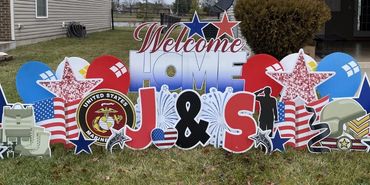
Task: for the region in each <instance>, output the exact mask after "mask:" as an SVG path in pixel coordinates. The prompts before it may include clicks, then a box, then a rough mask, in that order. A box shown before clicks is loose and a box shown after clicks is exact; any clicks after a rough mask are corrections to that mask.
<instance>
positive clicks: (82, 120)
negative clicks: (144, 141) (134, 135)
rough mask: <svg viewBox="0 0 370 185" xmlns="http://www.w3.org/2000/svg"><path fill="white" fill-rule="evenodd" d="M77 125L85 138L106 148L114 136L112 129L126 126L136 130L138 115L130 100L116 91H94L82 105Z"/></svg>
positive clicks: (79, 109)
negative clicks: (110, 138)
mask: <svg viewBox="0 0 370 185" xmlns="http://www.w3.org/2000/svg"><path fill="white" fill-rule="evenodd" d="M76 117H77V125H78V127H79V128H80V130H81V132H82V133H83V134H84V136H85V137H87V138H89V139H94V140H96V142H95V144H97V145H100V146H105V144H106V143H107V142H108V139H109V137H110V136H111V135H112V132H111V129H115V130H120V129H121V128H123V127H125V126H126V125H127V126H129V127H131V128H134V127H135V123H136V120H135V118H136V115H135V111H134V106H133V104H132V102H131V101H130V99H129V98H128V97H127V96H126V95H124V94H122V93H120V92H118V91H115V90H111V89H102V90H97V91H93V92H92V93H90V94H89V95H87V96H86V97H85V98H84V99H83V100H82V101H81V103H80V105H79V107H78V110H77V116H76Z"/></svg>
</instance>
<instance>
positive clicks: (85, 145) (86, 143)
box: [69, 133, 95, 155]
mask: <svg viewBox="0 0 370 185" xmlns="http://www.w3.org/2000/svg"><path fill="white" fill-rule="evenodd" d="M69 141H70V142H72V144H73V145H75V146H76V147H75V154H76V155H78V154H80V153H81V152H85V153H87V154H91V153H92V151H91V148H90V146H91V145H92V144H94V143H95V140H92V139H88V140H87V139H85V137H84V136H83V134H81V133H79V134H78V139H77V140H76V139H75V140H69Z"/></svg>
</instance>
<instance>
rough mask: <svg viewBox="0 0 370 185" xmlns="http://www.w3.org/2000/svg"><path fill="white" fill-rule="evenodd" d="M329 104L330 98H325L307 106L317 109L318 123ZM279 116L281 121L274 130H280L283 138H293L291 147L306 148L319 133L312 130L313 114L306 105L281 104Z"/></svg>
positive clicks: (290, 141) (288, 102)
mask: <svg viewBox="0 0 370 185" xmlns="http://www.w3.org/2000/svg"><path fill="white" fill-rule="evenodd" d="M328 103H329V97H328V96H325V97H323V98H321V99H319V100H316V101H314V102H311V103H308V104H307V105H306V106H309V107H312V108H313V109H315V111H316V114H317V118H316V121H318V120H319V119H320V116H319V115H320V112H321V110H322V109H323V108H324V106H325V105H326V104H328ZM278 116H279V120H278V122H277V123H275V125H274V129H277V128H279V131H280V133H281V136H282V137H288V138H292V139H291V140H289V142H287V143H288V144H287V145H289V146H294V147H296V148H306V147H307V144H308V141H309V140H310V139H311V138H312V137H314V136H315V135H316V134H318V133H319V131H317V130H311V128H310V125H309V123H308V121H309V119H310V118H311V116H312V114H311V113H309V112H307V111H306V109H305V106H304V105H298V106H297V105H296V104H295V103H294V102H293V101H286V102H279V104H278Z"/></svg>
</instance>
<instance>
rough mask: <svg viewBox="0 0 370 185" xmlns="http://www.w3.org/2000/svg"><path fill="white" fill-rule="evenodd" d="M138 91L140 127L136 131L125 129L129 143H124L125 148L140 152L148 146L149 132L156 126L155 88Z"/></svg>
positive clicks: (150, 140) (149, 141)
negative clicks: (129, 139)
mask: <svg viewBox="0 0 370 185" xmlns="http://www.w3.org/2000/svg"><path fill="white" fill-rule="evenodd" d="M139 91H140V92H139V93H140V101H141V126H140V128H139V129H137V130H135V129H132V128H130V127H127V128H126V134H127V136H128V137H130V138H131V141H128V142H126V146H127V147H129V148H131V149H134V150H142V149H145V148H147V147H149V146H150V144H151V143H152V138H151V132H152V130H153V129H154V128H155V126H156V104H155V88H154V87H151V88H142V89H140V90H139Z"/></svg>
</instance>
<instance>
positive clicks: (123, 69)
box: [0, 13, 370, 158]
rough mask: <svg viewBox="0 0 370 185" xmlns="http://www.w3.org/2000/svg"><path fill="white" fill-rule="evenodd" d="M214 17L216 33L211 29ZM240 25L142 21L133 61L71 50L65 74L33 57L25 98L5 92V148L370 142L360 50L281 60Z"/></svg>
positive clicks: (26, 151) (330, 146)
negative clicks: (237, 30)
mask: <svg viewBox="0 0 370 185" xmlns="http://www.w3.org/2000/svg"><path fill="white" fill-rule="evenodd" d="M210 24H211V25H213V26H214V27H216V28H217V29H218V32H217V36H216V37H214V38H209V37H208V36H207V35H205V34H204V32H203V28H205V27H206V26H208V25H210ZM238 24H239V22H237V21H230V20H229V19H228V16H227V14H226V13H225V14H224V16H223V17H222V19H221V20H220V21H218V22H203V21H201V20H200V19H199V17H198V15H197V14H196V13H195V14H194V16H193V18H192V20H191V21H190V22H181V23H177V24H174V25H172V26H171V27H169V28H166V27H165V26H162V25H159V24H158V23H143V24H141V25H139V26H138V27H137V28H136V29H135V30H134V32H133V38H134V39H135V40H136V41H137V42H140V43H141V46H140V48H139V49H138V50H132V51H130V54H129V55H130V56H129V60H130V65H128V63H127V62H124V61H122V60H120V59H119V58H116V57H114V56H108V55H104V56H100V57H98V58H96V59H94V60H93V61H92V62H91V63H89V62H87V61H86V60H84V59H82V58H78V57H69V58H68V57H66V58H65V59H64V60H63V61H62V62H61V64H60V65H59V66H58V68H57V70H56V72H55V73H54V72H53V70H52V69H51V68H49V67H48V66H47V65H46V64H44V63H42V62H39V61H29V62H27V63H25V64H24V65H23V66H22V67H21V68H20V70H19V71H18V73H17V76H16V87H17V91H18V93H19V95H20V97H21V99H22V100H23V102H24V104H20V103H16V104H14V105H13V104H10V103H8V102H7V101H6V98H5V95H4V94H3V93H1V94H2V98H1V99H0V100H1V101H0V103H1V107H2V108H3V107H4V108H3V109H4V110H3V115H2V127H1V133H2V135H1V136H2V137H1V139H2V142H1V143H2V145H1V146H0V158H4V157H14V156H17V155H33V156H50V147H49V145H53V144H58V143H61V144H63V145H64V146H65V147H66V148H67V149H72V150H74V153H75V154H82V153H85V154H91V153H92V152H93V151H92V149H93V148H94V147H91V146H93V145H97V146H100V147H103V148H105V149H106V150H107V151H109V152H115V151H117V150H128V149H129V150H143V149H146V148H148V147H150V146H152V147H156V148H158V149H161V150H167V149H170V148H174V147H176V148H180V149H183V150H191V149H193V148H195V147H206V146H213V147H215V148H222V149H224V150H226V151H229V152H232V153H244V152H247V151H248V150H250V149H252V148H257V149H260V150H263V152H265V153H266V154H270V153H273V152H284V151H285V150H286V149H287V148H289V147H290V148H295V149H300V150H308V151H309V152H312V153H323V152H331V151H364V152H368V151H370V131H369V127H370V112H369V111H370V99H369V97H370V84H369V79H368V77H367V75H366V74H364V75H362V74H361V68H360V66H359V64H358V63H357V62H356V60H355V59H354V58H352V57H351V56H349V55H347V54H345V53H333V54H331V55H328V56H327V57H325V58H323V59H322V61H321V62H319V63H317V62H316V61H315V60H314V59H313V58H311V57H309V56H308V55H306V54H305V53H304V51H303V50H300V51H298V52H297V53H293V54H291V55H289V56H287V57H285V58H284V59H282V60H281V61H279V60H277V59H276V58H274V57H273V56H271V55H267V54H258V55H254V56H251V55H250V53H249V51H245V50H243V48H244V46H245V44H244V43H243V42H242V41H241V40H240V39H238V38H235V37H234V35H233V32H232V28H234V27H235V26H237V25H238ZM1 90H2V89H1ZM27 129H29V130H31V132H32V133H31V132H30V133H28V132H25V130H27ZM22 138H31V139H29V140H27V141H28V142H26V141H24V140H22Z"/></svg>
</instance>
